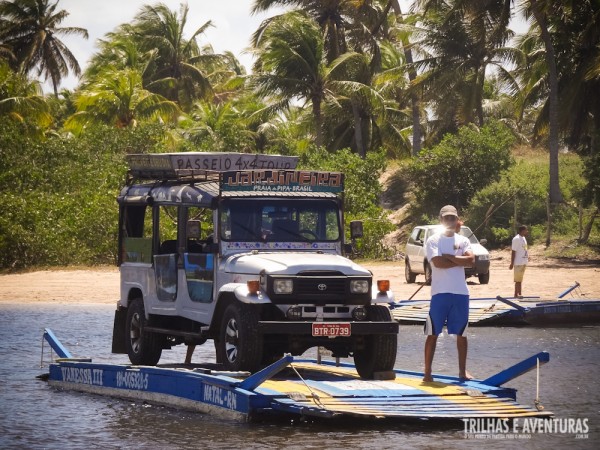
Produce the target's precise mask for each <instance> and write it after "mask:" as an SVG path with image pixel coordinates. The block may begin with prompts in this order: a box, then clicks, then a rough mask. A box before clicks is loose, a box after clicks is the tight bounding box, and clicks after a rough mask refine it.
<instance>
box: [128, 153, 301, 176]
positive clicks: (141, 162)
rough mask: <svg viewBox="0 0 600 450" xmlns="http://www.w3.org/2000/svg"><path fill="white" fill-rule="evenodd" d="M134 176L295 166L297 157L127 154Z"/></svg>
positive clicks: (218, 154)
mask: <svg viewBox="0 0 600 450" xmlns="http://www.w3.org/2000/svg"><path fill="white" fill-rule="evenodd" d="M126 159H127V161H128V162H129V168H130V170H131V173H132V174H133V175H134V176H138V177H142V178H144V177H148V178H168V179H173V178H174V179H177V178H178V177H180V176H182V177H186V176H190V175H194V174H197V173H205V172H225V171H231V170H267V169H271V170H273V169H278V170H279V169H295V168H296V164H297V163H298V157H297V156H281V155H260V154H249V153H223V152H219V153H201V152H188V153H158V154H146V155H140V154H133V155H127V156H126Z"/></svg>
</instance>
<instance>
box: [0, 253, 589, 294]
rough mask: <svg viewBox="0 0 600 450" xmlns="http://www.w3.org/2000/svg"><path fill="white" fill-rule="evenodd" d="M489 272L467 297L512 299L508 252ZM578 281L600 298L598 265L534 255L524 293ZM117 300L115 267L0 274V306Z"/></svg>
mask: <svg viewBox="0 0 600 450" xmlns="http://www.w3.org/2000/svg"><path fill="white" fill-rule="evenodd" d="M491 258H492V261H491V263H492V268H491V276H490V282H489V284H487V285H480V284H479V282H478V281H477V278H470V279H469V280H468V281H469V288H470V291H471V297H472V298H477V297H495V296H496V295H503V296H508V297H510V296H512V294H513V281H512V272H511V271H509V270H508V265H509V262H510V253H509V252H508V251H504V252H501V251H497V252H492V253H491ZM363 265H364V266H365V267H367V268H368V269H370V270H371V271H372V272H373V274H374V278H375V279H382V278H386V279H389V280H390V281H391V285H392V290H393V291H394V294H395V296H396V299H397V300H402V299H404V300H406V299H408V298H409V297H410V296H411V295H412V294H413V293H414V292H415V291H416V290H417V289H418V287H419V286H420V283H422V282H423V281H424V278H423V276H419V277H417V283H416V284H407V283H406V281H405V280H404V263H403V262H402V261H398V262H388V261H384V262H374V261H369V262H365V263H363ZM576 281H578V282H579V283H580V284H581V287H580V288H578V289H577V290H576V291H574V292H573V294H574V295H573V296H574V297H579V298H588V299H600V266H599V265H597V264H591V263H576V262H567V261H563V260H554V259H544V258H542V257H540V256H537V255H536V254H535V252H532V258H531V261H530V264H529V266H528V267H527V272H526V273H525V280H524V282H523V294H524V295H525V296H538V297H542V298H556V296H557V295H558V294H560V293H561V292H563V291H564V290H565V289H567V288H568V287H569V286H571V285H572V284H574V283H575V282H576ZM118 298H119V272H118V269H117V268H113V267H103V268H99V269H96V268H95V269H86V270H44V271H37V272H29V273H21V274H13V275H0V303H8V302H10V303H15V302H17V303H32V302H33V303H35V302H50V303H72V302H77V303H115V304H116V302H117V300H118ZM428 298H429V287H428V286H424V287H423V288H422V289H421V290H420V291H419V292H418V293H417V295H415V297H414V299H415V300H417V299H421V300H422V299H428Z"/></svg>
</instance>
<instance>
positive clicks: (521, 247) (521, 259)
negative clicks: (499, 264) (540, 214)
mask: <svg viewBox="0 0 600 450" xmlns="http://www.w3.org/2000/svg"><path fill="white" fill-rule="evenodd" d="M528 234H529V230H528V229H527V227H526V226H525V225H521V226H520V227H519V232H518V233H517V235H516V236H515V237H514V238H513V240H512V246H511V249H512V251H511V252H510V266H509V267H508V268H509V269H510V270H513V268H514V279H515V298H523V293H522V292H521V287H522V284H523V276H524V275H525V267H527V262H528V261H529V254H528V252H527V239H526V238H527V235H528Z"/></svg>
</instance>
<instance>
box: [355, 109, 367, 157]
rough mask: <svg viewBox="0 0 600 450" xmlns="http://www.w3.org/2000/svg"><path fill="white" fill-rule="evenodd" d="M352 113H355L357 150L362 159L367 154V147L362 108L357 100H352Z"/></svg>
mask: <svg viewBox="0 0 600 450" xmlns="http://www.w3.org/2000/svg"><path fill="white" fill-rule="evenodd" d="M352 114H353V115H354V139H355V140H356V150H357V151H358V154H359V155H360V157H361V158H362V159H365V158H366V156H367V149H366V148H365V144H364V140H363V133H362V120H361V118H360V110H359V109H358V106H357V104H356V102H355V101H354V100H353V101H352Z"/></svg>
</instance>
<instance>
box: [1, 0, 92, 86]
mask: <svg viewBox="0 0 600 450" xmlns="http://www.w3.org/2000/svg"><path fill="white" fill-rule="evenodd" d="M57 6H58V1H57V2H56V3H50V1H49V0H14V1H12V2H11V1H2V2H0V24H1V27H0V29H1V30H2V31H0V42H2V44H3V45H7V46H9V47H10V48H11V49H12V52H13V54H14V56H15V60H14V67H15V68H16V69H17V70H19V71H20V72H21V73H24V74H27V73H29V72H30V71H32V70H34V69H36V68H37V75H38V76H40V75H42V74H43V75H44V79H45V80H48V79H50V80H51V82H52V87H53V88H54V94H55V95H58V86H59V85H60V83H61V81H62V79H63V77H65V76H67V75H68V74H69V70H71V71H73V73H74V74H75V75H77V76H79V75H80V74H81V68H80V67H79V63H78V62H77V59H75V56H73V54H72V53H71V51H70V50H69V49H68V48H67V46H66V45H65V44H64V43H63V42H62V41H61V40H60V39H59V38H58V37H57V36H60V35H80V36H83V37H84V38H86V39H87V37H88V33H87V30H85V29H84V28H78V27H59V26H58V25H59V24H60V23H61V22H62V21H63V20H64V19H65V18H66V17H67V16H68V15H69V13H68V12H67V11H65V10H60V11H57V10H56V8H57Z"/></svg>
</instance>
